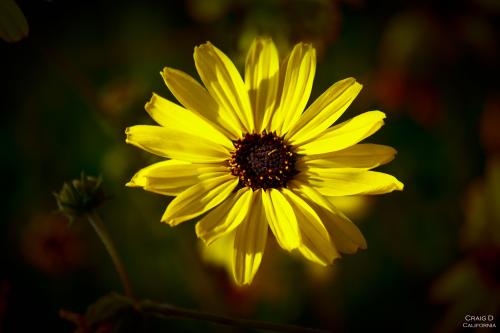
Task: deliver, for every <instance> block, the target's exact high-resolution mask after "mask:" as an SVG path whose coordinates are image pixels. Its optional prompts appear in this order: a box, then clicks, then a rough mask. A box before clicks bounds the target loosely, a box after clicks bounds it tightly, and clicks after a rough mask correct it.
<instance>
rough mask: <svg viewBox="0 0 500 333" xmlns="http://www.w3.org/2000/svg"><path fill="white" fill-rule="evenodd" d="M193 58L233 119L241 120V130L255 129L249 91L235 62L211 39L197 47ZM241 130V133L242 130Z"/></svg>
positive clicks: (250, 130)
mask: <svg viewBox="0 0 500 333" xmlns="http://www.w3.org/2000/svg"><path fill="white" fill-rule="evenodd" d="M194 61H195V64H196V69H197V70H198V73H199V74H200V77H201V80H202V81H203V83H204V84H205V87H207V89H208V91H209V92H210V95H212V97H213V98H214V99H215V100H216V101H217V103H218V104H219V106H221V107H222V108H223V109H224V110H226V111H227V114H226V116H227V117H228V118H229V119H231V122H235V121H239V122H240V123H241V126H242V127H241V130H243V131H245V132H247V133H251V132H252V131H253V130H254V121H253V112H252V108H251V106H250V100H249V98H248V92H247V89H246V87H245V83H244V82H243V80H242V79H241V75H240V74H239V73H238V70H237V69H236V67H235V66H234V64H233V62H232V61H231V60H230V59H229V58H228V57H227V56H226V55H225V54H224V53H222V52H221V51H220V50H219V49H218V48H216V47H215V46H213V45H212V44H211V43H210V42H207V43H206V44H203V45H200V46H198V47H196V48H195V49H194ZM240 134H241V133H240Z"/></svg>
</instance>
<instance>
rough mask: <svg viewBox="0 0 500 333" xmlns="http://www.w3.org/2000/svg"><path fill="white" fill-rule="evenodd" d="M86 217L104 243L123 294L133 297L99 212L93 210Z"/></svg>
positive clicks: (123, 269)
mask: <svg viewBox="0 0 500 333" xmlns="http://www.w3.org/2000/svg"><path fill="white" fill-rule="evenodd" d="M87 219H88V220H89V222H90V224H91V225H92V227H93V228H94V230H95V232H96V233H97V235H98V236H99V238H100V239H101V241H102V243H103V244H104V247H105V248H106V250H107V251H108V254H109V256H110V257H111V260H112V261H113V264H114V265H115V269H116V271H117V272H118V275H119V276H120V280H121V282H122V285H123V289H124V291H125V295H126V296H127V297H130V298H132V299H133V298H134V296H133V293H132V288H131V287H130V282H129V279H128V274H127V271H126V270H125V267H124V266H123V263H122V260H121V258H120V256H119V255H118V252H117V251H116V247H115V245H114V243H113V241H112V240H111V237H109V233H108V230H107V229H106V226H105V225H104V223H102V220H101V217H100V216H99V214H97V212H95V211H94V212H92V213H89V214H87Z"/></svg>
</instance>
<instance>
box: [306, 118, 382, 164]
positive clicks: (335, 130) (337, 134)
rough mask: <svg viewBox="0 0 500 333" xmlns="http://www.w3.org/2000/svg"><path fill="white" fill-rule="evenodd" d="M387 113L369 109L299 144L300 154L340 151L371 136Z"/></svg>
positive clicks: (380, 125)
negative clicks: (309, 140)
mask: <svg viewBox="0 0 500 333" xmlns="http://www.w3.org/2000/svg"><path fill="white" fill-rule="evenodd" d="M384 118H385V114H384V113H383V112H380V111H369V112H365V113H362V114H360V115H359V116H356V117H354V118H352V119H349V120H347V121H344V122H343V123H341V124H338V125H337V126H334V127H332V128H329V129H327V130H326V131H325V132H324V133H323V134H321V135H320V136H318V137H317V138H315V139H314V140H312V141H311V142H309V143H306V144H304V145H299V147H298V148H297V152H298V153H299V154H305V155H314V154H324V153H329V152H332V151H338V150H341V149H344V148H347V147H350V146H352V145H354V144H356V143H358V142H359V141H361V140H363V139H365V138H367V137H369V136H370V135H372V134H373V133H375V132H376V131H378V130H379V128H380V127H382V125H383V124H384V120H383V119H384Z"/></svg>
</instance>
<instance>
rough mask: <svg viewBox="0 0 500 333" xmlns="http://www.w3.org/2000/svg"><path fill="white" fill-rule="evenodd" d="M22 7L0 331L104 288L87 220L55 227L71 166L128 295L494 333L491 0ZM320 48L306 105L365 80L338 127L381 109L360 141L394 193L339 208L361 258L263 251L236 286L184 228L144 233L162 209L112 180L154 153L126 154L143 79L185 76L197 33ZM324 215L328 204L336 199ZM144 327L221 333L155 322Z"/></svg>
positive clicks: (495, 31)
mask: <svg viewBox="0 0 500 333" xmlns="http://www.w3.org/2000/svg"><path fill="white" fill-rule="evenodd" d="M436 3H437V1H407V2H398V1H363V0H350V1H320V0H318V1H312V0H311V1H305V0H303V1H284V0H274V1H272V0H269V1H264V0H260V1H228V0H215V1H202V0H189V1H156V2H139V1H138V2H130V3H129V2H127V3H125V2H119V1H103V2H99V1H61V0H59V1H58V0H52V1H41V0H40V1H35V0H34V1H28V0H25V1H23V0H19V1H17V4H18V5H19V7H20V8H21V10H22V11H23V13H24V15H25V16H26V19H27V22H28V24H29V29H30V33H29V36H28V37H27V38H25V39H22V40H21V41H19V42H17V43H7V42H5V41H1V40H0V55H1V59H2V60H1V65H0V78H1V80H0V81H1V83H0V85H1V88H2V89H1V91H2V97H1V99H0V106H1V111H2V112H1V120H0V126H1V130H0V152H1V154H2V184H3V186H2V188H3V191H4V192H3V195H2V197H3V199H2V201H1V202H2V210H1V214H2V218H1V224H0V237H1V249H0V250H1V251H0V253H1V254H0V265H1V266H0V267H1V268H0V331H5V332H28V331H37V330H39V329H41V328H43V331H50V332H72V331H74V330H75V326H74V324H72V323H70V322H68V321H66V320H63V319H61V318H60V317H59V315H58V311H59V310H60V309H66V310H70V311H73V312H78V313H83V312H85V309H86V308H87V306H88V305H90V304H91V303H93V302H94V301H95V300H96V299H98V298H99V297H101V296H102V295H104V294H106V293H108V292H109V291H113V290H114V291H118V292H120V291H121V290H120V288H121V286H120V281H119V279H118V277H117V275H116V273H115V271H114V269H113V266H112V264H111V261H110V260H109V258H108V256H107V255H106V253H105V250H104V248H103V246H102V245H101V243H100V242H99V239H98V238H97V237H96V235H95V234H94V233H93V231H92V229H91V228H90V226H89V225H88V224H87V223H83V222H80V223H75V224H73V225H72V227H71V228H68V227H67V222H66V220H65V219H64V218H62V217H60V216H59V215H58V214H56V213H55V211H56V208H57V206H56V203H55V200H54V197H53V195H52V192H55V191H58V190H59V189H60V188H61V186H62V183H63V182H64V181H67V180H70V179H73V178H78V177H79V175H80V172H81V171H85V172H86V173H87V174H92V175H102V176H103V179H104V187H105V189H106V192H107V193H108V194H109V195H110V199H109V200H108V201H107V202H106V204H105V205H104V206H103V207H102V208H101V209H100V212H101V216H102V218H103V220H104V222H105V223H106V225H107V226H108V228H109V230H110V232H111V235H112V237H113V239H114V240H115V242H116V244H117V246H118V249H119V252H120V253H121V255H122V257H123V260H124V262H125V265H126V267H127V270H128V271H129V274H130V277H131V280H132V283H133V286H134V290H135V293H136V294H137V295H139V296H140V297H144V298H151V299H155V300H158V301H163V302H169V303H172V304H176V305H179V306H185V307H190V308H195V309H202V310H207V311H211V312H215V313H220V314H226V315H232V316H241V317H246V318H254V319H261V320H271V321H275V322H283V323H290V324H297V325H305V326H313V327H320V328H326V329H331V330H333V331H335V332H343V331H349V332H353V331H360V332H364V331H367V330H374V329H385V328H387V329H392V328H394V329H395V330H397V331H406V332H426V331H436V332H449V331H451V332H454V331H460V330H462V329H463V328H462V325H463V323H464V322H466V320H465V317H464V316H465V315H467V314H470V315H471V314H472V315H488V314H493V315H496V318H495V320H496V325H500V322H498V318H499V316H498V315H499V314H500V313H499V308H500V305H499V302H500V301H499V299H500V296H499V295H500V272H499V267H500V256H499V253H500V250H499V248H500V162H499V159H498V156H499V153H500V130H499V128H500V90H499V83H498V82H499V74H500V71H499V59H500V52H499V51H500V49H499V41H500V34H499V25H498V22H500V3H499V2H498V1H494V0H491V1H489V0H477V1H472V0H471V1H441V2H439V4H436ZM259 34H265V35H269V36H272V37H273V38H274V40H275V42H276V44H277V46H278V48H279V50H280V55H281V56H284V55H285V54H286V53H287V52H289V50H290V49H291V47H292V46H293V44H294V43H296V42H298V41H309V42H312V43H314V45H315V47H316V48H317V50H318V65H317V73H316V80H315V83H314V87H313V93H312V96H311V100H312V99H314V98H315V97H317V96H319V94H320V93H321V92H322V91H324V90H325V89H326V88H328V87H329V86H330V85H331V84H333V83H334V82H335V81H337V80H340V79H343V78H345V77H348V76H353V77H355V78H357V80H358V81H360V82H361V83H362V84H363V85H364V89H363V90H362V92H361V94H360V95H359V96H358V98H357V99H356V100H355V102H354V103H353V104H352V106H351V107H350V108H349V110H348V111H347V112H346V114H345V115H344V118H343V119H346V118H350V117H352V116H354V115H356V114H359V113H361V112H364V111H368V110H373V109H379V110H382V111H384V112H385V113H386V114H387V121H386V125H385V126H384V127H383V128H382V130H381V131H380V132H379V133H377V134H376V135H374V136H373V137H372V138H370V140H369V141H370V142H376V143H383V144H387V145H391V146H393V147H395V148H396V149H397V150H398V152H399V153H398V155H397V157H396V159H395V160H394V161H393V162H392V163H391V164H390V165H388V166H385V167H383V168H381V170H382V171H386V172H389V173H391V174H393V175H395V176H396V177H398V179H400V180H401V181H402V182H403V183H404V184H405V190H404V191H403V192H398V193H391V194H387V195H383V196H378V197H370V198H348V199H345V200H343V202H342V206H343V207H344V209H345V211H346V213H347V215H348V216H351V217H352V219H353V220H354V221H355V222H356V223H357V224H358V225H359V228H360V229H361V230H362V232H363V233H364V235H365V237H366V239H367V242H368V249H367V250H364V251H361V252H360V253H358V254H356V255H352V256H351V255H346V256H344V257H343V258H342V259H341V260H338V261H336V262H335V263H334V264H333V266H331V267H328V268H321V267H316V266H315V265H313V264H310V263H307V262H305V261H304V260H302V259H300V258H298V257H297V256H290V255H289V254H287V253H285V252H284V251H282V250H280V249H279V248H278V246H276V244H274V241H272V242H271V244H270V245H269V248H268V250H267V252H266V255H265V257H264V262H263V265H262V267H261V269H260V271H259V273H258V275H257V277H256V279H255V281H254V283H253V285H252V286H251V287H248V288H243V289H238V288H236V287H234V285H233V283H232V281H231V279H229V278H228V277H227V275H226V273H225V270H224V268H223V267H221V266H217V265H213V264H210V263H207V262H205V261H204V260H203V259H202V255H201V253H200V250H199V248H200V245H199V244H198V242H197V240H196V236H195V233H194V224H193V223H185V224H183V225H181V226H178V227H176V228H170V227H168V226H166V225H161V224H160V222H159V221H160V217H161V215H162V213H163V210H164V208H165V206H166V203H167V202H168V198H165V197H161V196H159V195H155V194H152V193H147V192H144V191H141V190H135V189H129V188H125V187H124V184H125V183H126V182H127V181H128V180H129V178H130V177H131V176H132V175H133V174H134V172H135V171H137V170H138V169H140V168H141V167H144V166H146V165H148V164H150V163H152V162H154V161H156V159H155V158H154V157H152V156H151V155H149V154H147V153H145V152H143V151H140V150H138V149H136V148H134V147H131V146H128V145H126V144H125V140H124V129H125V127H127V126H130V125H134V124H151V123H152V120H150V119H149V118H148V116H147V114H146V112H145V111H144V109H143V106H144V104H145V102H146V101H148V100H149V98H150V96H151V93H152V92H157V93H159V94H160V95H162V96H165V97H168V98H173V97H172V96H171V94H170V93H169V92H168V89H167V88H166V87H165V86H164V84H163V82H162V79H161V77H160V75H159V71H160V70H161V69H162V68H163V67H164V66H169V67H173V68H178V69H181V70H183V71H186V72H188V73H190V74H192V75H194V76H195V77H197V75H196V73H195V67H194V63H193V59H192V53H193V48H194V46H196V45H199V44H201V43H204V42H205V41H207V40H209V41H211V42H212V43H213V44H214V45H216V46H217V47H219V48H220V49H221V50H223V51H224V52H225V53H226V54H228V55H229V56H230V57H231V58H232V59H233V60H234V61H235V63H236V64H237V66H239V68H240V70H241V69H242V68H243V67H242V66H243V64H244V59H245V54H246V50H247V49H248V47H249V45H250V43H251V41H252V39H253V38H254V37H255V36H257V35H259ZM339 205H340V203H339ZM147 330H148V331H150V332H156V331H179V332H187V331H192V332H200V331H207V332H219V331H229V332H230V331H231V330H230V329H225V328H221V327H220V326H214V325H211V324H207V323H204V322H196V321H188V320H177V319H169V320H163V321H161V320H152V321H151V322H150V323H149V326H148V328H147Z"/></svg>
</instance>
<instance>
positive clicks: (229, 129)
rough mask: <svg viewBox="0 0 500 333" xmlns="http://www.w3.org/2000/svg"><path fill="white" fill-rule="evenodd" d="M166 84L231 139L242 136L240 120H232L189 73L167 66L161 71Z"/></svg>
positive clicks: (183, 103) (180, 101)
mask: <svg viewBox="0 0 500 333" xmlns="http://www.w3.org/2000/svg"><path fill="white" fill-rule="evenodd" d="M161 76H162V77H163V80H164V81H165V84H166V85H167V87H168V89H170V91H171V92H172V94H173V95H174V96H175V98H177V100H178V101H179V103H181V104H182V105H184V106H185V107H186V108H187V109H188V110H191V111H192V112H194V113H196V114H197V115H199V116H200V117H203V118H205V119H207V120H208V121H210V122H211V123H212V124H214V125H215V127H216V128H217V129H218V130H219V131H220V132H222V133H224V134H226V135H227V136H228V137H229V138H231V139H237V138H239V137H240V136H241V126H240V124H239V122H237V121H236V122H235V121H233V122H232V121H231V117H227V116H226V113H227V111H226V110H224V109H222V108H221V107H220V106H219V105H218V104H217V102H216V101H215V100H214V99H213V97H212V96H210V94H209V93H208V91H207V90H206V89H205V88H204V87H203V86H202V85H201V84H199V83H198V81H196V80H195V79H193V78H192V77H191V76H189V75H188V74H186V73H184V72H182V71H180V70H177V69H173V68H168V67H165V68H164V69H163V72H162V73H161Z"/></svg>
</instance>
